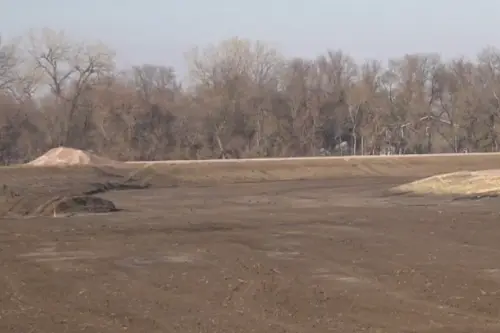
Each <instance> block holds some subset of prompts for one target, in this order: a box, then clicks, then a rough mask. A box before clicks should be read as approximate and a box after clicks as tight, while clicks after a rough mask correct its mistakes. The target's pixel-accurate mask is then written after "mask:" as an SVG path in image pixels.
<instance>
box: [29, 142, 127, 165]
mask: <svg viewBox="0 0 500 333" xmlns="http://www.w3.org/2000/svg"><path fill="white" fill-rule="evenodd" d="M117 163H119V162H117V161H114V160H111V159H108V158H104V157H100V156H97V155H94V154H92V153H90V152H87V151H84V150H79V149H73V148H66V147H58V148H53V149H51V150H49V151H48V152H46V153H45V154H43V155H42V156H40V157H38V158H37V159H35V160H33V161H31V162H29V163H27V165H31V166H64V165H111V164H117Z"/></svg>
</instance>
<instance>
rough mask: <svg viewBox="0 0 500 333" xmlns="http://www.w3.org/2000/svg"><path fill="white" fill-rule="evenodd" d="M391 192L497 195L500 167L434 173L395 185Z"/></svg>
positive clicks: (499, 186) (499, 184) (499, 189)
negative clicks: (430, 175)
mask: <svg viewBox="0 0 500 333" xmlns="http://www.w3.org/2000/svg"><path fill="white" fill-rule="evenodd" d="M391 192H393V193H398V194H401V193H412V194H436V195H460V196H473V195H485V194H488V195H499V194H500V169H495V170H482V171H459V172H453V173H447V174H442V175H436V176H432V177H428V178H424V179H420V180H417V181H414V182H411V183H407V184H403V185H400V186H396V187H394V188H392V189H391Z"/></svg>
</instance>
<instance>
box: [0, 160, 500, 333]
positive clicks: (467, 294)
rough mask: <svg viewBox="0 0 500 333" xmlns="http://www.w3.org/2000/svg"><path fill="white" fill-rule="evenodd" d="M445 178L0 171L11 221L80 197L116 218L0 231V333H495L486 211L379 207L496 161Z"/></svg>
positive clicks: (477, 204)
mask: <svg viewBox="0 0 500 333" xmlns="http://www.w3.org/2000/svg"><path fill="white" fill-rule="evenodd" d="M497 159H498V157H497ZM455 162H457V164H455V165H453V166H452V167H448V169H447V170H443V169H446V166H443V165H438V164H439V163H435V162H433V163H434V164H433V165H434V167H433V168H430V167H429V165H431V164H429V163H430V162H425V161H423V162H422V163H427V164H426V165H427V168H426V170H424V169H423V168H422V166H421V165H415V166H414V169H412V168H411V167H407V168H406V174H405V173H404V172H402V171H401V170H399V171H396V170H394V172H393V173H394V174H396V175H395V176H392V177H388V176H387V175H377V174H375V173H370V172H367V173H366V174H365V175H361V176H360V175H357V176H355V177H348V176H347V174H346V173H343V172H342V171H340V169H337V168H336V167H335V166H331V167H330V168H329V169H330V171H329V172H327V171H326V166H325V165H323V166H322V167H319V166H317V167H312V166H311V165H308V166H306V167H304V168H305V169H307V168H309V169H308V170H309V171H308V172H309V173H310V174H309V176H310V177H311V178H316V180H314V179H313V180H302V181H301V180H291V181H281V182H271V181H270V182H266V183H260V184H257V183H234V182H235V181H247V182H248V181H250V182H251V181H256V180H257V179H256V178H252V177H251V176H248V175H251V174H252V172H250V171H249V170H250V169H243V168H242V167H239V168H240V169H238V168H236V170H239V174H238V173H237V171H235V170H234V169H233V170H229V169H226V171H227V172H226V173H224V172H223V171H221V169H218V168H221V165H219V166H211V168H213V169H210V170H211V171H213V178H212V179H210V177H209V174H207V170H209V169H208V168H207V169H204V170H203V171H199V170H200V169H203V167H200V169H195V168H194V167H193V166H191V165H186V166H183V167H184V169H180V168H177V166H176V167H175V168H177V169H175V168H173V167H155V170H152V169H141V170H140V171H139V172H137V171H136V170H131V169H102V168H90V167H88V168H75V169H68V168H62V169H45V168H17V169H15V168H6V169H3V170H1V172H0V181H1V182H2V183H3V184H5V186H4V192H6V193H7V192H9V191H11V193H13V194H12V196H13V197H15V196H16V195H17V196H18V197H22V198H24V199H23V202H24V204H21V205H23V206H24V207H25V210H26V211H30V212H33V211H34V209H35V208H36V207H39V206H40V205H42V204H43V203H44V202H46V201H47V200H48V199H50V195H52V196H55V195H63V194H64V195H67V193H72V194H74V195H81V194H82V193H84V192H87V191H91V192H93V191H94V190H97V192H96V193H98V194H90V196H95V195H97V196H99V197H101V198H103V199H108V200H110V201H112V202H114V204H115V205H116V207H117V208H119V209H122V210H120V211H118V212H115V213H111V214H103V215H96V216H92V215H85V214H83V215H74V216H72V217H61V218H55V219H54V218H52V217H48V216H47V217H43V216H39V217H31V218H19V217H17V218H16V217H12V216H7V217H5V218H4V219H2V220H1V221H0V224H1V228H0V242H1V244H2V247H1V248H0V262H1V266H0V267H1V274H0V279H1V283H0V304H1V306H0V332H30V331H33V332H122V331H126V332H231V333H234V332H245V333H246V332H259V333H260V332H263V333H265V332H383V333H401V332H431V333H454V332H456V333H458V332H499V331H500V319H499V318H500V266H499V262H500V243H499V242H498V239H500V225H499V223H498V222H499V218H500V215H499V210H498V207H499V205H500V202H499V201H498V200H497V199H495V198H493V199H484V200H477V201H466V202H465V201H453V200H450V199H447V198H444V197H442V198H426V197H406V196H384V195H383V193H384V192H385V191H387V189H389V188H391V187H393V186H395V185H398V184H402V183H405V182H408V181H411V180H414V179H415V178H416V177H422V176H427V175H431V174H433V173H443V172H446V171H450V172H451V171H457V169H460V168H463V169H465V170H467V169H468V170H470V169H475V170H479V169H490V168H493V167H494V166H493V164H494V162H496V161H494V160H493V159H490V160H488V159H486V160H483V161H482V162H478V161H474V163H473V162H470V161H465V160H462V161H461V163H462V164H460V163H458V162H460V161H455ZM464 166H465V167H464ZM224 168H225V167H222V169H223V170H224ZM292 169H293V168H289V169H286V168H285V167H283V166H282V171H283V174H286V175H287V177H283V178H284V179H289V178H288V177H290V178H293V177H292V176H290V175H293V176H294V177H296V178H298V177H299V176H298V175H299V173H300V172H299V171H291V170H292ZM313 169H314V172H313V171H311V170H313ZM372 169H373V168H372ZM55 170H57V172H55ZM172 170H177V171H176V172H172ZM251 170H254V173H259V174H261V175H262V174H265V172H266V170H265V168H264V167H262V166H253V169H251ZM255 170H257V171H255ZM277 170H278V167H276V169H274V170H271V171H269V170H268V173H267V174H268V175H274V176H275V175H276V174H278V171H277ZM367 170H368V169H367ZM193 171H195V172H193ZM333 171H335V172H336V171H339V172H338V175H337V176H335V174H334V172H333ZM386 172H387V171H386ZM306 173H307V172H306ZM223 174H225V176H224V177H223V176H222V175H223ZM237 174H238V175H239V176H238V177H236V176H234V175H237ZM312 174H315V175H317V176H315V177H312V176H311V175H312ZM231 177H233V178H231ZM268 177H270V176H268ZM296 178H295V179H296ZM231 183H232V184H231ZM110 184H111V185H110ZM146 184H149V187H148V188H145V189H126V188H125V187H122V188H120V187H119V186H118V185H134V186H136V185H137V186H139V185H141V186H143V187H144V186H145V185H146ZM115 189H121V190H120V191H116V190H115ZM16 191H17V192H16ZM5 196H7V194H6V195H5ZM38 197H43V198H41V199H38ZM10 200H13V199H12V198H11V199H10ZM30 200H35V201H36V200H38V202H37V203H35V204H34V203H32V202H31V201H30ZM3 205H4V206H5V207H7V206H8V203H7V202H5V203H4V204H3ZM29 207H31V208H29ZM33 207H35V208H33ZM18 213H20V211H18Z"/></svg>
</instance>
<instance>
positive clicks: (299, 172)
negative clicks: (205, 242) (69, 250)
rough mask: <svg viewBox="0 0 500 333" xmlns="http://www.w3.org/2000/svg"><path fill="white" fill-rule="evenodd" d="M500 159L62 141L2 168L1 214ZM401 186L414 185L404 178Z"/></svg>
mask: <svg viewBox="0 0 500 333" xmlns="http://www.w3.org/2000/svg"><path fill="white" fill-rule="evenodd" d="M498 165H500V154H491V155H479V156H478V155H456V156H425V157H421V156H404V157H384V156H381V157H369V158H364V157H345V158H336V159H329V158H325V159H305V160H274V161H258V160H254V161H245V162H238V161H235V162H225V163H179V164H175V163H169V164H162V163H157V164H148V163H144V164H141V163H134V164H128V163H122V162H117V161H113V160H111V159H108V158H105V157H100V156H96V155H94V154H92V153H90V152H85V151H81V150H76V149H70V148H64V147H59V148H54V149H52V150H50V151H48V152H47V153H46V154H44V155H42V156H40V157H39V158H37V159H36V160H34V161H32V162H30V163H28V164H26V165H24V166H18V167H7V168H3V169H2V170H1V171H0V186H2V185H3V187H2V189H3V190H2V191H1V192H2V193H0V209H1V211H0V212H1V214H2V215H11V214H16V215H58V214H59V215H60V214H68V213H78V212H101V211H106V210H108V211H112V210H116V209H119V207H116V206H115V205H114V203H112V202H106V201H105V200H104V199H102V198H99V196H98V195H99V193H102V192H106V191H111V190H123V189H140V188H148V187H157V188H158V187H171V186H180V185H183V184H188V185H190V186H199V185H201V186H203V185H214V184H220V183H234V182H263V181H283V180H301V179H310V180H314V179H335V178H343V177H352V176H357V177H401V178H402V179H403V178H404V180H405V181H407V180H408V179H411V180H415V179H418V178H422V177H428V176H432V175H436V174H440V173H445V172H455V171H464V170H467V171H473V170H482V169H492V168H496V167H497V166H498ZM475 177H476V178H475V179H477V178H478V176H475ZM440 179H441V180H442V177H441V178H440ZM421 185H422V184H419V185H418V186H421ZM433 186H434V185H433ZM424 187H425V186H424ZM434 187H435V186H434ZM398 190H399V191H408V189H407V188H404V186H403V187H401V188H398Z"/></svg>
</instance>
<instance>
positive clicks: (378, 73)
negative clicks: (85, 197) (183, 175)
mask: <svg viewBox="0 0 500 333" xmlns="http://www.w3.org/2000/svg"><path fill="white" fill-rule="evenodd" d="M115 56H116V55H115V53H114V52H113V50H111V49H110V48H109V47H107V46H106V45H103V44H101V43H82V42H79V41H75V40H72V39H71V38H70V37H68V36H67V35H65V34H64V32H61V31H54V30H51V29H43V30H41V31H37V32H32V33H30V34H29V35H28V36H27V37H24V38H20V39H16V40H9V41H6V40H1V41H0V107H1V113H0V160H1V162H2V163H4V164H10V163H19V162H25V161H27V160H31V159H33V158H35V157H37V156H39V155H40V154H42V153H44V152H45V151H47V150H48V149H50V148H54V147H57V146H67V147H73V148H78V149H84V150H89V151H93V152H95V153H96V154H100V155H104V156H108V157H111V158H114V159H118V160H165V159H206V158H248V157H271V156H282V157H287V156H314V155H340V154H353V155H361V154H362V155H374V154H375V155H377V154H421V153H442V152H465V151H470V152H493V151H498V144H499V139H498V134H499V130H500V127H499V126H498V124H499V119H500V118H499V117H500V52H499V51H498V50H497V49H494V48H492V47H488V48H485V49H484V50H482V51H480V52H479V53H478V56H477V58H476V59H474V60H470V59H466V58H456V59H452V60H447V61H444V60H443V59H441V58H440V57H439V55H437V54H407V55H404V56H402V57H400V58H398V59H390V60H388V61H387V62H382V61H378V60H368V61H365V62H363V63H357V62H355V61H354V60H353V58H352V57H350V56H349V55H348V54H347V53H344V52H343V51H340V50H326V51H325V52H324V54H321V55H318V56H317V57H316V58H314V59H303V58H286V57H284V56H283V55H282V54H280V53H279V52H278V51H277V50H276V49H274V48H273V47H271V46H270V45H268V44H266V43H263V42H260V41H251V40H246V39H241V38H231V39H228V40H225V41H222V42H220V43H218V44H214V45H209V46H206V47H202V48H195V49H192V50H190V51H189V52H188V53H187V56H186V60H187V65H188V70H189V81H188V82H183V84H181V82H180V80H179V79H178V77H177V76H176V72H175V69H174V68H172V67H170V66H168V65H165V64H161V65H153V64H143V65H138V66H133V67H131V68H128V69H125V70H123V69H118V68H117V66H116V64H115Z"/></svg>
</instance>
